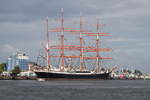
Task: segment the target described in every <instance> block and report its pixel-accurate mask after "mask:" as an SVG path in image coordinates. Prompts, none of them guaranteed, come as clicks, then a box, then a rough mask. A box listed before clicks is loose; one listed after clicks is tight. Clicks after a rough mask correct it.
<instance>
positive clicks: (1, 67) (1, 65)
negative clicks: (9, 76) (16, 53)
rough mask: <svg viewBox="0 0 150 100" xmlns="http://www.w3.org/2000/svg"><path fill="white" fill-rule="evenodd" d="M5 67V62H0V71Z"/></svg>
mask: <svg viewBox="0 0 150 100" xmlns="http://www.w3.org/2000/svg"><path fill="white" fill-rule="evenodd" d="M5 69H6V63H1V64H0V73H2V72H4V71H5Z"/></svg>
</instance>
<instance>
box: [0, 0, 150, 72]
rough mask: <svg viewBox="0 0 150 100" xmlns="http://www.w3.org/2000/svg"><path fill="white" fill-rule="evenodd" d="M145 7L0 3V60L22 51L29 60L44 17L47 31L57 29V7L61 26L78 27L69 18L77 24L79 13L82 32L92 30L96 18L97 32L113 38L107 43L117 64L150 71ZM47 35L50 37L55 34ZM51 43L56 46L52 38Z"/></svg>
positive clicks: (135, 1)
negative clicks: (115, 55)
mask: <svg viewBox="0 0 150 100" xmlns="http://www.w3.org/2000/svg"><path fill="white" fill-rule="evenodd" d="M149 5H150V1H149V0H124V1H121V0H105V1H104V0H76V1H72V0H44V1H43V0H30V1H25V0H0V45H1V47H3V49H1V50H0V55H1V59H0V61H4V59H6V58H7V57H8V56H9V55H11V52H13V51H15V50H14V49H22V50H24V49H25V51H27V53H28V54H29V55H30V56H31V59H32V58H34V57H36V55H37V54H38V50H39V48H41V47H42V46H41V42H42V41H44V40H45V27H44V19H45V17H46V16H49V19H50V22H49V28H52V27H55V26H56V25H57V26H58V27H60V23H59V22H57V21H56V20H55V19H58V18H59V17H60V13H59V12H60V8H64V11H65V12H64V14H65V15H64V17H65V19H66V20H65V25H66V26H69V27H72V26H74V25H76V28H79V25H78V24H74V22H71V21H72V20H69V19H73V20H75V21H79V14H80V11H81V12H82V13H83V18H85V20H86V22H87V23H85V24H84V29H92V28H94V27H93V26H90V25H89V24H93V23H95V16H99V17H100V19H101V20H100V21H101V23H102V24H105V25H104V26H103V27H102V29H101V31H102V32H106V33H107V32H108V33H112V35H113V37H112V39H110V38H109V39H108V40H107V42H108V43H107V44H110V45H109V46H110V47H112V48H114V49H115V51H117V53H118V54H117V55H118V61H120V63H129V64H134V63H135V64H136V63H137V66H136V67H137V68H141V67H138V64H140V65H141V66H142V65H143V66H144V67H145V68H146V69H150V68H148V67H147V66H148V65H149V60H148V59H150V58H149V56H148V54H149V50H150V46H149V45H150V44H149V43H150V41H149V39H150V34H149V33H150V28H149V26H150V23H149V20H150V13H149V9H150V6H149ZM55 22H57V24H54V23H55ZM88 22H89V23H88ZM66 23H69V24H66ZM77 23H78V22H77ZM70 24H72V25H70ZM86 24H88V25H86ZM94 30H95V29H94ZM51 34H52V35H51V37H52V36H58V35H59V34H54V33H51ZM57 40H59V39H57ZM74 40H76V38H75V39H74ZM52 43H53V44H56V43H57V42H56V38H53V39H52ZM26 49H27V50H26ZM134 52H135V53H134ZM124 53H125V54H124ZM126 53H127V54H128V55H130V57H128V56H127V55H126ZM137 55H139V56H140V57H141V58H143V59H139V58H138V57H137ZM144 57H145V58H146V59H144ZM2 58H3V60H2ZM129 58H132V59H131V60H129ZM138 62H141V63H138ZM140 65H139V66H140Z"/></svg>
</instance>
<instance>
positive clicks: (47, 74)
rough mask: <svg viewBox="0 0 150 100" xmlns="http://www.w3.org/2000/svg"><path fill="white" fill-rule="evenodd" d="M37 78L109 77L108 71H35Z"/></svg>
mask: <svg viewBox="0 0 150 100" xmlns="http://www.w3.org/2000/svg"><path fill="white" fill-rule="evenodd" d="M35 73H36V75H37V78H41V79H47V80H48V79H99V80H100V79H110V73H111V72H109V73H100V74H94V73H55V72H35Z"/></svg>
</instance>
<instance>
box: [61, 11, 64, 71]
mask: <svg viewBox="0 0 150 100" xmlns="http://www.w3.org/2000/svg"><path fill="white" fill-rule="evenodd" d="M60 38H61V41H60V42H61V43H60V46H61V49H60V71H64V10H63V8H61V35H60Z"/></svg>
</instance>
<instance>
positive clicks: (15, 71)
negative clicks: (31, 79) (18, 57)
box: [11, 66, 21, 77]
mask: <svg viewBox="0 0 150 100" xmlns="http://www.w3.org/2000/svg"><path fill="white" fill-rule="evenodd" d="M11 72H12V76H13V77H16V76H17V74H19V73H20V72H21V70H20V68H19V66H15V67H14V69H13V70H12V71H11Z"/></svg>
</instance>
